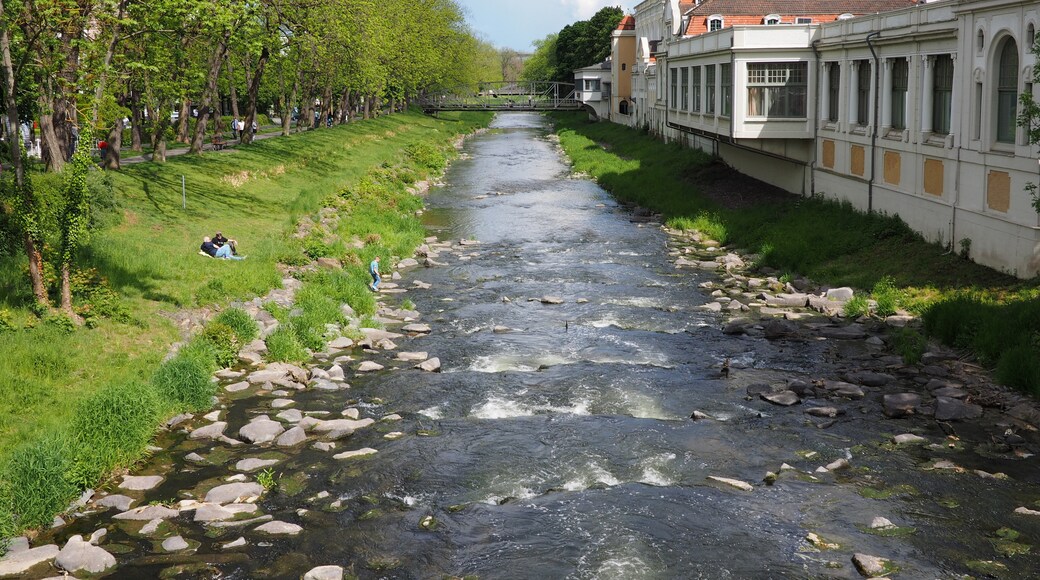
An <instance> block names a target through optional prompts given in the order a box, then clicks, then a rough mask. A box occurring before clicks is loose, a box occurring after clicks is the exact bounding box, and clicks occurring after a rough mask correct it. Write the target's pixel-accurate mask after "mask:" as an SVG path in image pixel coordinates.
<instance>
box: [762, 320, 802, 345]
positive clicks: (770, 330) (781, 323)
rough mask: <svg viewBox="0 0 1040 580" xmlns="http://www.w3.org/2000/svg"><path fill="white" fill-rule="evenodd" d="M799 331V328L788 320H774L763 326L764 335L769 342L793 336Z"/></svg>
mask: <svg viewBox="0 0 1040 580" xmlns="http://www.w3.org/2000/svg"><path fill="white" fill-rule="evenodd" d="M797 331H798V326H797V325H796V324H795V323H793V322H790V321H788V320H779V319H774V320H770V321H768V322H766V323H765V324H764V325H763V326H762V333H763V336H765V337H766V338H767V339H769V340H774V339H777V338H783V337H785V336H791V335H792V334H794V333H796V332H797Z"/></svg>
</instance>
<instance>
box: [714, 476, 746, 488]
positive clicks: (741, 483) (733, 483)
mask: <svg viewBox="0 0 1040 580" xmlns="http://www.w3.org/2000/svg"><path fill="white" fill-rule="evenodd" d="M708 479H709V480H711V481H716V482H718V483H722V484H725V485H728V486H730V487H735V488H737V489H739V490H742V491H752V490H754V489H755V488H754V487H753V486H752V485H751V484H750V483H748V482H746V481H740V480H739V479H730V478H728V477H716V476H714V475H709V476H708Z"/></svg>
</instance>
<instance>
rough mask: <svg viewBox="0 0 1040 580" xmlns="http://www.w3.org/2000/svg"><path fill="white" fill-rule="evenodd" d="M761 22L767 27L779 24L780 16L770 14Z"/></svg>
mask: <svg viewBox="0 0 1040 580" xmlns="http://www.w3.org/2000/svg"><path fill="white" fill-rule="evenodd" d="M762 20H763V21H764V22H765V23H766V25H767V26H772V25H774V24H780V15H779V14H770V15H769V16H766V17H765V18H763V19H762Z"/></svg>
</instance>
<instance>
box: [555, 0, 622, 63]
mask: <svg viewBox="0 0 1040 580" xmlns="http://www.w3.org/2000/svg"><path fill="white" fill-rule="evenodd" d="M624 16H625V13H624V11H622V10H621V8H620V7H613V8H603V9H602V10H600V11H599V12H597V13H596V14H594V15H593V16H592V18H590V19H589V20H580V21H578V22H575V23H574V24H569V25H567V26H564V27H563V30H561V31H560V33H559V35H558V36H557V41H556V62H557V69H556V75H555V79H556V80H559V81H566V82H572V81H573V80H574V70H575V69H579V68H583V67H586V66H592V65H594V64H596V63H598V62H602V61H603V60H604V59H606V58H607V56H608V55H609V54H610V50H611V34H613V32H614V30H615V29H616V28H617V26H618V24H619V23H620V22H621V19H622V18H624Z"/></svg>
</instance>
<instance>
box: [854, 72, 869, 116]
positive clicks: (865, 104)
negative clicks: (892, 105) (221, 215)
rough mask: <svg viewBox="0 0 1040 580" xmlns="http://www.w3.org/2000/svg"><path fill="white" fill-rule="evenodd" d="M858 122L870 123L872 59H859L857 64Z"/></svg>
mask: <svg viewBox="0 0 1040 580" xmlns="http://www.w3.org/2000/svg"><path fill="white" fill-rule="evenodd" d="M856 80H857V81H858V86H857V87H856V123H857V124H859V125H866V124H868V123H870V61H869V60H860V61H857V66H856Z"/></svg>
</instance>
